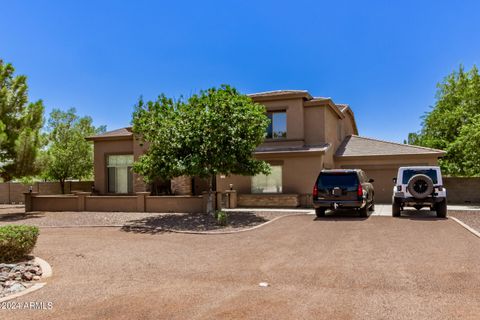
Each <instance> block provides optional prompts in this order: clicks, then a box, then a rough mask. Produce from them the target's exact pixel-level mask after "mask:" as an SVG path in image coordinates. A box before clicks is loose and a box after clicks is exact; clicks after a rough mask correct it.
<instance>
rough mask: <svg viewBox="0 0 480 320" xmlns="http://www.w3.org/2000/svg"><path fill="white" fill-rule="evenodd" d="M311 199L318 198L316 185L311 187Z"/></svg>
mask: <svg viewBox="0 0 480 320" xmlns="http://www.w3.org/2000/svg"><path fill="white" fill-rule="evenodd" d="M313 197H314V198H317V197H318V188H317V185H314V186H313Z"/></svg>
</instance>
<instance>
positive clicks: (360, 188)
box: [357, 184, 363, 198]
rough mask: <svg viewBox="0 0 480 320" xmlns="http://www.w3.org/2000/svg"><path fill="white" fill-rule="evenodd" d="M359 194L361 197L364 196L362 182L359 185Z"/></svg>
mask: <svg viewBox="0 0 480 320" xmlns="http://www.w3.org/2000/svg"><path fill="white" fill-rule="evenodd" d="M357 196H358V197H359V198H361V197H363V188H362V185H361V184H359V185H358V189H357Z"/></svg>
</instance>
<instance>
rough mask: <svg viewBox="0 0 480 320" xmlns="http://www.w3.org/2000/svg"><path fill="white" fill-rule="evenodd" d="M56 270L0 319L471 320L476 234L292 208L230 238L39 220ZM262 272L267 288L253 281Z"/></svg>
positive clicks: (45, 253)
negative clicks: (45, 305)
mask: <svg viewBox="0 0 480 320" xmlns="http://www.w3.org/2000/svg"><path fill="white" fill-rule="evenodd" d="M35 253H36V255H38V256H40V257H42V258H44V259H46V260H48V261H49V262H50V263H51V265H52V266H53V270H54V276H53V278H51V280H50V281H49V283H48V284H47V286H46V287H45V288H43V289H41V290H39V291H36V292H34V293H31V294H29V295H27V296H24V297H22V298H19V299H18V300H15V301H17V302H30V301H37V302H42V301H45V302H48V301H52V302H53V303H54V306H53V309H52V310H45V311H24V310H22V311H18V310H16V311H5V310H0V318H1V319H101V318H105V319H108V318H109V319H141V318H146V319H212V318H223V319H245V318H254V319H478V315H479V314H480V299H479V297H480V267H479V266H480V240H479V239H478V238H477V237H475V236H474V235H472V234H470V233H469V232H468V231H466V230H465V229H463V228H462V227H461V226H459V225H458V224H456V223H455V222H453V221H450V220H437V219H435V218H430V217H429V218H426V217H423V218H422V217H417V218H413V217H411V218H408V217H405V218H400V219H392V218H387V217H370V218H368V219H359V218H354V217H348V216H347V217H339V216H335V217H328V218H325V219H320V220H314V217H313V216H311V215H303V216H289V217H286V218H282V219H280V220H278V221H276V222H274V223H271V224H269V225H267V226H265V227H264V228H260V229H258V230H255V231H251V232H245V233H239V234H232V235H215V236H213V235H210V236H204V235H203V236H202V235H182V234H171V233H161V234H134V233H126V232H123V231H120V230H119V229H116V228H96V229H93V228H90V229H86V228H74V229H42V230H41V236H40V238H39V243H38V247H37V248H36V250H35ZM261 281H266V282H268V283H269V284H270V286H269V287H268V288H261V287H259V286H258V284H259V282H261Z"/></svg>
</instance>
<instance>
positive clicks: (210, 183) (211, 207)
mask: <svg viewBox="0 0 480 320" xmlns="http://www.w3.org/2000/svg"><path fill="white" fill-rule="evenodd" d="M213 178H214V176H210V178H208V200H207V214H211V215H214V214H215V206H214V204H215V203H214V199H213Z"/></svg>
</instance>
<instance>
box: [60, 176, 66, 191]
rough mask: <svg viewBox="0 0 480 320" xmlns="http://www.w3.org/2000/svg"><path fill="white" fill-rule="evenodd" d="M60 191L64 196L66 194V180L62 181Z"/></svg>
mask: <svg viewBox="0 0 480 320" xmlns="http://www.w3.org/2000/svg"><path fill="white" fill-rule="evenodd" d="M60 190H61V191H62V194H65V180H63V179H60Z"/></svg>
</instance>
